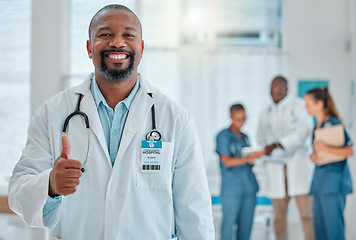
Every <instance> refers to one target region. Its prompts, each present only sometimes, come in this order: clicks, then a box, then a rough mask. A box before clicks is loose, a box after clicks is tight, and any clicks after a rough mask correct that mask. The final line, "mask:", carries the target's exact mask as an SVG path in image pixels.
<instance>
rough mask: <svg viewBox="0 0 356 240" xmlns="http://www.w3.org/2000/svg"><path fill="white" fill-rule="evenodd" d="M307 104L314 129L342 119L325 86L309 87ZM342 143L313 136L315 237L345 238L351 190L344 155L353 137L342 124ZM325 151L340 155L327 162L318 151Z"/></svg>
mask: <svg viewBox="0 0 356 240" xmlns="http://www.w3.org/2000/svg"><path fill="white" fill-rule="evenodd" d="M305 102H306V108H307V110H308V112H309V114H311V115H313V116H314V117H315V118H316V120H317V123H316V126H315V129H314V133H313V140H314V139H315V130H316V129H319V128H327V127H330V126H334V125H340V124H342V123H341V120H340V117H339V114H338V111H337V109H336V107H335V104H334V101H333V99H332V98H331V96H330V94H329V91H328V89H327V88H323V89H321V88H316V89H312V90H310V91H309V92H307V94H306V95H305ZM344 139H345V141H344V145H343V146H342V147H330V146H328V145H326V144H324V143H322V142H321V141H318V140H314V141H313V146H314V153H313V154H312V155H311V159H312V161H313V162H314V163H315V165H316V166H315V171H314V176H313V181H312V185H311V191H310V192H311V194H312V195H313V197H314V227H315V237H316V239H317V240H332V239H338V240H343V239H345V224H344V216H343V214H344V210H345V203H346V195H347V194H350V193H352V192H353V189H352V181H351V175H350V171H349V167H348V164H347V157H350V156H353V154H354V152H353V148H352V141H351V139H350V137H349V135H348V134H347V132H346V131H345V128H344ZM318 152H327V153H331V154H334V155H339V156H340V158H339V160H334V161H335V162H331V163H327V164H325V162H323V159H322V158H321V157H320V155H318Z"/></svg>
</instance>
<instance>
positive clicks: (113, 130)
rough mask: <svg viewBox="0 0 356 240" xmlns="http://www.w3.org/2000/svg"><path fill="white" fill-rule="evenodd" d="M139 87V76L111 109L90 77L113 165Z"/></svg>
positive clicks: (91, 88)
mask: <svg viewBox="0 0 356 240" xmlns="http://www.w3.org/2000/svg"><path fill="white" fill-rule="evenodd" d="M139 88H140V77H138V78H137V81H136V84H135V86H134V88H133V89H132V91H131V93H130V95H129V96H128V97H127V98H125V99H124V100H122V101H121V102H119V103H118V104H117V105H116V106H115V108H114V109H112V108H110V107H109V105H108V104H107V102H106V100H105V98H104V96H103V94H102V93H101V91H100V89H99V86H98V84H97V82H96V80H95V77H93V79H92V82H91V85H90V91H91V93H92V94H93V98H94V101H95V104H96V108H97V110H98V114H99V118H100V122H101V126H102V127H103V131H104V135H105V140H106V144H107V147H108V151H109V155H110V160H111V164H112V166H114V163H115V159H116V155H117V152H118V151H119V147H120V141H121V137H122V133H123V130H124V126H125V123H126V119H127V115H128V113H129V110H130V107H131V104H132V102H133V100H134V98H135V96H136V94H137V92H138V89H139Z"/></svg>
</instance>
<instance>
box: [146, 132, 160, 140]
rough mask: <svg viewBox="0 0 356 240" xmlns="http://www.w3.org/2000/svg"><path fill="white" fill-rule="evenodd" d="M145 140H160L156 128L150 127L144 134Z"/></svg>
mask: <svg viewBox="0 0 356 240" xmlns="http://www.w3.org/2000/svg"><path fill="white" fill-rule="evenodd" d="M146 140H147V141H159V140H161V134H160V133H159V132H158V131H157V130H155V129H152V130H151V131H149V132H148V133H147V134H146Z"/></svg>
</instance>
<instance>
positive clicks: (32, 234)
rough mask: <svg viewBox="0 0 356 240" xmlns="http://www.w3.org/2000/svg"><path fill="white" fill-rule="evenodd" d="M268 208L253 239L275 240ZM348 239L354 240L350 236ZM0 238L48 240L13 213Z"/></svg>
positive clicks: (1, 219)
mask: <svg viewBox="0 0 356 240" xmlns="http://www.w3.org/2000/svg"><path fill="white" fill-rule="evenodd" d="M213 215H214V225H215V228H216V240H219V239H220V237H219V235H220V233H219V232H220V231H219V229H220V223H221V213H220V210H219V209H218V208H214V209H213ZM270 217H271V215H270V214H269V211H268V209H266V208H265V209H257V211H256V216H255V219H254V226H253V229H252V236H251V240H275V236H274V232H273V220H272V219H271V218H270ZM288 229H289V231H288V240H303V239H304V237H303V229H302V226H301V224H299V223H290V224H289V225H288ZM347 239H348V240H353V239H352V238H350V236H349V237H348V238H347ZM0 240H47V237H46V236H45V232H44V231H43V230H41V229H35V228H28V227H27V226H25V225H24V224H23V223H22V220H21V219H20V218H19V217H17V216H16V215H13V214H0Z"/></svg>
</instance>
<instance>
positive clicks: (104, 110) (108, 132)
mask: <svg viewBox="0 0 356 240" xmlns="http://www.w3.org/2000/svg"><path fill="white" fill-rule="evenodd" d="M139 88H140V75H138V77H137V81H136V84H135V86H134V88H133V89H132V91H131V93H130V94H129V96H128V97H127V98H125V99H124V100H122V101H121V102H119V103H118V104H117V105H116V106H115V108H114V109H112V108H110V107H109V105H108V104H107V102H106V100H105V98H104V96H103V94H102V93H101V91H100V89H99V86H98V83H97V82H96V80H95V76H93V78H92V80H91V84H90V91H91V93H92V95H93V98H94V102H95V105H96V108H97V110H98V114H99V118H100V122H101V126H102V127H103V131H104V135H105V140H106V144H107V147H108V151H109V155H110V160H111V165H112V166H114V163H115V159H116V155H117V153H118V151H119V147H120V141H121V137H122V133H123V131H124V126H125V123H126V119H127V115H128V113H129V110H130V107H131V104H132V102H133V100H134V98H135V96H136V94H137V92H138V90H139ZM61 199H62V196H58V197H55V198H51V197H49V196H48V197H47V202H46V204H45V205H44V207H43V217H44V218H45V217H46V216H47V214H48V213H49V212H50V211H51V210H52V209H54V208H55V207H56V206H57V205H58V204H59V203H60V202H61Z"/></svg>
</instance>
